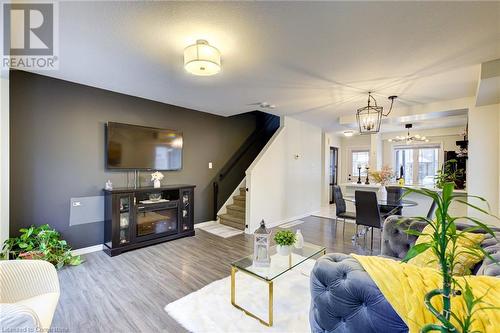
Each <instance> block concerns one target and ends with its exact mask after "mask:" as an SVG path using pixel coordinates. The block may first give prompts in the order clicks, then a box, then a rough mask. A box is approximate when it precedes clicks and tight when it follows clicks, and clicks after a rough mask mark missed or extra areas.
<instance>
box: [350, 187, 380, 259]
mask: <svg viewBox="0 0 500 333" xmlns="http://www.w3.org/2000/svg"><path fill="white" fill-rule="evenodd" d="M354 197H355V200H356V234H357V232H358V226H360V225H362V226H366V227H369V228H371V229H372V233H371V245H370V249H371V250H373V228H377V229H380V235H381V237H380V238H381V239H382V218H381V216H380V210H379V207H378V201H377V194H376V193H375V192H371V191H356V192H354Z"/></svg>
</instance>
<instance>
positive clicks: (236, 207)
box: [227, 205, 245, 212]
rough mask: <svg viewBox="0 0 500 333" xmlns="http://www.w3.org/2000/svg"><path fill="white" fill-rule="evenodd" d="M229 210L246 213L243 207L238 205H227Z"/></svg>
mask: <svg viewBox="0 0 500 333" xmlns="http://www.w3.org/2000/svg"><path fill="white" fill-rule="evenodd" d="M227 208H228V209H234V210H238V211H240V212H244V211H245V208H244V207H242V206H238V205H227Z"/></svg>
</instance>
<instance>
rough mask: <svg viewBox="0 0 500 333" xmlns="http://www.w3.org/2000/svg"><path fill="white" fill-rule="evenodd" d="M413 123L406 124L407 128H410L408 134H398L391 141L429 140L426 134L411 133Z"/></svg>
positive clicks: (409, 142)
mask: <svg viewBox="0 0 500 333" xmlns="http://www.w3.org/2000/svg"><path fill="white" fill-rule="evenodd" d="M412 127H413V126H412V124H406V125H405V128H406V129H407V130H408V134H406V136H404V135H402V136H397V137H395V138H393V139H389V140H388V141H389V142H401V141H404V142H406V144H408V145H409V144H412V143H413V142H429V139H427V138H426V137H425V136H420V135H419V134H416V135H410V128H412Z"/></svg>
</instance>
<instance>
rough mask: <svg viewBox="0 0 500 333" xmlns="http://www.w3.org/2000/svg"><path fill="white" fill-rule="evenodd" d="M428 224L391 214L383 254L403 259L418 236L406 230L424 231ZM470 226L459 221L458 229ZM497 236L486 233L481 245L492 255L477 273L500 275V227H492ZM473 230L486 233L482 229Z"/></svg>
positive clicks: (384, 230)
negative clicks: (409, 233)
mask: <svg viewBox="0 0 500 333" xmlns="http://www.w3.org/2000/svg"><path fill="white" fill-rule="evenodd" d="M425 226H426V223H425V222H421V221H418V220H415V219H413V218H410V217H401V216H389V217H388V218H387V219H386V220H385V222H384V229H383V232H382V251H381V255H382V256H385V257H393V258H399V259H403V258H404V256H405V255H406V253H407V252H408V250H409V249H410V247H411V246H412V245H413V244H415V241H416V240H417V236H413V235H408V234H407V233H406V232H405V231H406V230H408V229H413V230H418V231H422V230H423V229H424V227H425ZM467 227H470V225H468V224H464V223H457V229H458V230H463V229H465V228H467ZM491 229H492V230H493V231H494V233H495V237H493V236H492V235H490V234H486V235H485V238H484V240H483V242H482V243H481V247H482V248H483V249H484V250H485V251H486V252H487V253H488V254H489V255H490V256H491V258H488V257H486V258H485V259H484V260H483V262H481V263H480V264H478V266H477V267H476V268H475V269H474V270H473V273H475V274H476V275H488V276H496V277H500V264H499V263H500V243H499V241H500V229H499V228H496V227H492V228H491ZM472 232H476V233H484V231H482V230H475V231H472ZM492 259H493V260H492Z"/></svg>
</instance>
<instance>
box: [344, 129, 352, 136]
mask: <svg viewBox="0 0 500 333" xmlns="http://www.w3.org/2000/svg"><path fill="white" fill-rule="evenodd" d="M353 135H354V131H352V130H349V131H344V136H347V137H351V136H353Z"/></svg>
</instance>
